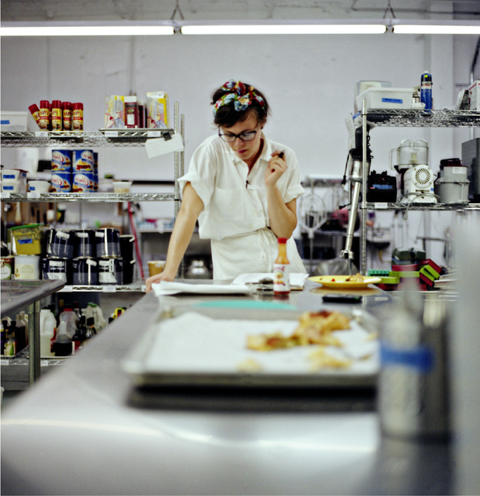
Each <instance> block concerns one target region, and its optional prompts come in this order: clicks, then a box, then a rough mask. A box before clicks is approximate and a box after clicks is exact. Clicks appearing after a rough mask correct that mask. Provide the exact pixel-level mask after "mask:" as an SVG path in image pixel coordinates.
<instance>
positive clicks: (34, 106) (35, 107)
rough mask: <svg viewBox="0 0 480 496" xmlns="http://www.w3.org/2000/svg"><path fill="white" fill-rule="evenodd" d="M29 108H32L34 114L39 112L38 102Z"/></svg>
mask: <svg viewBox="0 0 480 496" xmlns="http://www.w3.org/2000/svg"><path fill="white" fill-rule="evenodd" d="M28 110H30V112H31V113H32V114H33V113H34V112H38V107H37V104H36V103H34V104H33V105H30V107H28Z"/></svg>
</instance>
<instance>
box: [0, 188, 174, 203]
mask: <svg viewBox="0 0 480 496" xmlns="http://www.w3.org/2000/svg"><path fill="white" fill-rule="evenodd" d="M0 195H1V200H2V202H4V203H14V202H75V201H85V202H90V203H95V202H96V203H98V202H107V203H115V202H123V201H127V202H139V201H172V200H175V195H174V194H173V193H101V192H92V193H35V192H34V193H10V192H5V191H3V192H2V193H0Z"/></svg>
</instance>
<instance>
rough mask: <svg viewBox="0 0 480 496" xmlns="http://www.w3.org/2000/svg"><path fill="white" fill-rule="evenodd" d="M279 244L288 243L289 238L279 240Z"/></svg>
mask: <svg viewBox="0 0 480 496" xmlns="http://www.w3.org/2000/svg"><path fill="white" fill-rule="evenodd" d="M278 242H279V243H286V242H287V238H278Z"/></svg>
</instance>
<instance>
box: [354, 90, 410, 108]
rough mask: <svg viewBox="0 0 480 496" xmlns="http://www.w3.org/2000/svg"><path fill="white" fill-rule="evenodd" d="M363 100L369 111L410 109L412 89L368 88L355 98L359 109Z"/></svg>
mask: <svg viewBox="0 0 480 496" xmlns="http://www.w3.org/2000/svg"><path fill="white" fill-rule="evenodd" d="M364 99H365V100H366V101H367V102H366V103H367V108H370V109H411V108H412V99H413V88H368V89H367V90H365V91H364V92H363V93H360V95H358V97H357V106H358V108H359V109H362V108H363V100H364Z"/></svg>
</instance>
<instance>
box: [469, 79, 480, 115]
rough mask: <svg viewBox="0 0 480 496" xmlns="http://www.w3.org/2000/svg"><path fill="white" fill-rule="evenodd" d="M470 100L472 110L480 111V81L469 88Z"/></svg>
mask: <svg viewBox="0 0 480 496" xmlns="http://www.w3.org/2000/svg"><path fill="white" fill-rule="evenodd" d="M468 96H469V98H470V110H480V80H479V79H477V80H476V81H475V82H474V83H472V84H471V85H470V87H469V88H468Z"/></svg>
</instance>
